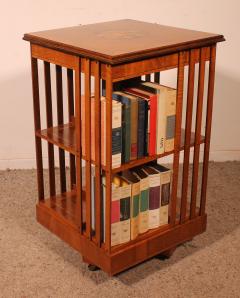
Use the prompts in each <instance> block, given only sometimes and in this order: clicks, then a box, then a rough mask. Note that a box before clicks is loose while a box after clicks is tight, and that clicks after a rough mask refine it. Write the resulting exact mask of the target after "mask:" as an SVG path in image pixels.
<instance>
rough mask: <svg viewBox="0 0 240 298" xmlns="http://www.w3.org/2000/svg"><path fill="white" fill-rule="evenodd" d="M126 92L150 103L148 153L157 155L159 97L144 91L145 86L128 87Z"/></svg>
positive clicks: (146, 140)
mask: <svg viewBox="0 0 240 298" xmlns="http://www.w3.org/2000/svg"><path fill="white" fill-rule="evenodd" d="M125 91H126V92H129V93H131V94H134V95H136V96H139V97H141V98H143V99H145V100H146V101H147V102H148V125H147V127H148V137H147V138H146V139H145V142H147V152H148V154H149V155H154V154H156V129H157V95H156V94H153V93H151V92H148V91H146V90H144V86H142V85H140V84H139V85H137V86H136V87H128V88H126V89H125Z"/></svg>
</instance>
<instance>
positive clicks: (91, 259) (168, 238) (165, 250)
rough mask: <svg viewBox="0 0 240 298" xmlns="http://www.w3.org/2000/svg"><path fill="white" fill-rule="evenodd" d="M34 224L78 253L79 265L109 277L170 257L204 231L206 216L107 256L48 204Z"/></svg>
mask: <svg viewBox="0 0 240 298" xmlns="http://www.w3.org/2000/svg"><path fill="white" fill-rule="evenodd" d="M36 212H37V220H38V222H39V223H41V224H42V225H43V226H44V227H46V228H47V229H48V230H50V231H51V232H52V233H54V234H55V235H57V236H58V237H60V238H61V239H62V240H64V241H65V242H66V243H68V244H69V245H70V246H71V247H73V248H74V249H76V250H77V251H79V252H80V253H81V254H82V256H83V261H85V262H86V263H88V264H90V265H93V266H95V267H94V268H93V267H91V266H90V268H89V269H90V270H91V269H94V270H95V269H97V268H96V267H99V268H101V269H102V270H103V271H105V272H107V273H108V274H109V275H114V274H116V273H119V272H121V271H123V270H125V269H128V268H130V267H132V266H134V265H136V264H138V263H140V262H143V261H145V260H147V259H149V258H151V257H154V256H157V255H159V254H163V255H165V256H170V255H171V253H172V252H173V248H175V247H176V246H177V245H179V244H181V243H184V242H186V241H188V240H190V239H192V238H193V237H194V236H196V235H198V234H200V233H202V232H204V231H205V230H206V221H207V216H206V215H204V216H197V217H196V218H194V219H192V220H187V221H186V222H185V223H184V224H181V225H180V224H177V225H175V226H174V227H170V225H166V227H165V228H163V229H157V230H156V231H154V230H153V231H150V232H149V233H148V234H146V236H145V237H143V238H142V239H139V241H137V242H133V243H131V244H128V245H126V246H122V247H118V249H113V250H112V252H111V253H109V252H107V251H106V250H105V248H104V247H99V246H97V245H96V244H95V243H94V241H90V239H88V238H87V237H86V235H85V234H84V233H83V234H80V232H79V228H78V226H77V223H74V222H73V221H72V220H71V217H70V218H68V217H66V216H65V215H64V214H63V212H62V211H61V212H60V210H59V208H52V207H51V208H50V207H49V203H46V201H45V202H40V203H39V204H37V208H36Z"/></svg>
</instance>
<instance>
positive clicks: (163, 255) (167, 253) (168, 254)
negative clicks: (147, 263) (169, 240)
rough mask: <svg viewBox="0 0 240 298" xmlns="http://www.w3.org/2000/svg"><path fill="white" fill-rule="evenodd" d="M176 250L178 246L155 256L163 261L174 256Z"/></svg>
mask: <svg viewBox="0 0 240 298" xmlns="http://www.w3.org/2000/svg"><path fill="white" fill-rule="evenodd" d="M175 250H176V246H174V247H172V248H171V249H168V250H165V251H163V252H161V253H160V254H159V255H157V256H156V257H155V258H157V259H159V260H162V261H164V260H167V259H169V258H170V257H171V256H172V254H173V253H174V251H175Z"/></svg>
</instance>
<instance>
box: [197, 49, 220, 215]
mask: <svg viewBox="0 0 240 298" xmlns="http://www.w3.org/2000/svg"><path fill="white" fill-rule="evenodd" d="M215 64H216V45H213V46H211V48H210V63H209V76H208V95H207V115H206V128H205V145H204V157H203V175H202V191H201V202H200V215H204V214H205V206H206V191H207V179H208V161H209V150H210V138H211V126H212V110H213V93H214V78H215Z"/></svg>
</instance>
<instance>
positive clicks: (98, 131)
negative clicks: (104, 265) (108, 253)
mask: <svg viewBox="0 0 240 298" xmlns="http://www.w3.org/2000/svg"><path fill="white" fill-rule="evenodd" d="M94 73H95V90H94V97H95V113H94V115H93V116H94V117H95V122H94V123H95V127H94V129H95V140H94V141H95V231H96V241H97V244H98V246H100V245H101V230H102V229H101V125H100V123H101V101H100V98H101V96H100V92H101V90H100V63H99V62H98V61H96V62H95V69H94Z"/></svg>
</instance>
